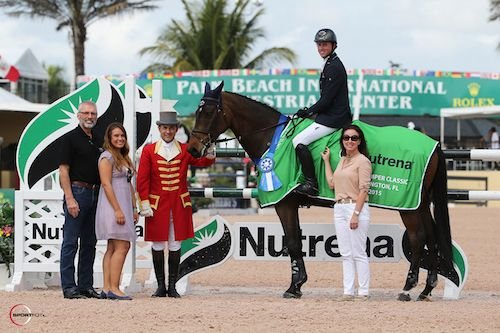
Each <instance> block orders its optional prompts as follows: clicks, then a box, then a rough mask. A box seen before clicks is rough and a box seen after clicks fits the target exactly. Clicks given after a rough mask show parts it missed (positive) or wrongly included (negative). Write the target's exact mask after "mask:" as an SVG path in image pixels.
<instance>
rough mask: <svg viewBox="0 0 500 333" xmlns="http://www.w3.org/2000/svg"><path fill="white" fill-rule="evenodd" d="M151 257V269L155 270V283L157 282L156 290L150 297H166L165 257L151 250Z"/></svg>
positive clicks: (160, 252) (161, 252) (161, 253)
mask: <svg viewBox="0 0 500 333" xmlns="http://www.w3.org/2000/svg"><path fill="white" fill-rule="evenodd" d="M151 253H152V255H153V267H154V269H155V275H156V281H157V282H158V289H156V291H155V293H154V294H153V295H151V297H166V296H167V288H166V287H165V256H164V254H163V250H162V251H155V250H153V249H151Z"/></svg>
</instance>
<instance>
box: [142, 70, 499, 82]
mask: <svg viewBox="0 0 500 333" xmlns="http://www.w3.org/2000/svg"><path fill="white" fill-rule="evenodd" d="M319 74H320V70H319V69H294V68H292V69H218V70H215V69H214V70H202V71H190V72H176V73H170V72H169V73H152V72H149V73H140V74H138V75H136V78H137V79H147V80H152V79H173V78H185V77H220V76H251V75H315V76H318V75H319ZM360 74H363V75H372V76H373V75H375V76H417V77H451V78H457V79H460V78H481V79H493V80H499V79H500V72H497V73H484V72H456V71H434V70H409V69H393V68H391V69H348V70H347V75H360Z"/></svg>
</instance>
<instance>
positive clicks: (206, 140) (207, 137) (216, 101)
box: [191, 97, 236, 155]
mask: <svg viewBox="0 0 500 333" xmlns="http://www.w3.org/2000/svg"><path fill="white" fill-rule="evenodd" d="M205 105H215V106H216V108H217V112H215V113H214V115H213V116H212V118H211V119H210V122H209V124H208V126H207V129H206V130H199V129H196V127H195V128H193V130H192V131H191V134H192V135H193V136H194V137H195V138H197V139H198V141H200V143H201V144H202V145H203V150H202V155H203V152H204V151H205V150H206V149H208V148H209V147H210V146H211V145H213V144H215V143H219V142H226V141H230V140H234V139H236V138H230V139H220V140H217V138H215V139H214V138H213V137H212V134H211V132H212V129H213V127H214V124H215V120H216V119H217V116H218V115H219V114H220V113H221V112H222V117H223V119H224V122H226V115H225V114H224V111H223V110H222V103H221V99H220V97H219V98H215V97H203V98H202V99H201V101H200V105H199V106H198V110H199V112H200V113H201V112H203V108H204V107H205ZM200 109H201V110H200ZM226 125H227V122H226ZM199 134H202V135H204V137H201V136H200V135H199Z"/></svg>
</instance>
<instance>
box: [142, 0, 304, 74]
mask: <svg viewBox="0 0 500 333" xmlns="http://www.w3.org/2000/svg"><path fill="white" fill-rule="evenodd" d="M182 3H183V5H184V8H185V10H186V17H187V20H186V22H179V21H177V20H172V22H171V23H170V24H168V25H167V26H166V28H165V29H164V30H163V32H162V33H161V34H160V36H159V37H158V38H157V40H156V44H155V45H153V46H149V47H146V48H143V49H142V50H141V51H140V55H146V54H149V55H152V56H153V57H155V59H156V60H159V61H166V62H171V63H172V65H171V69H172V70H173V71H187V70H200V69H231V68H259V67H263V66H272V65H273V64H276V63H279V62H282V61H287V62H289V63H292V64H293V63H294V62H295V59H296V55H295V53H294V52H293V51H292V50H290V49H288V48H285V47H273V48H269V49H266V50H264V51H262V53H260V54H259V55H258V56H256V57H255V58H253V59H249V56H250V52H251V51H252V48H253V46H254V44H255V43H256V41H257V40H258V39H260V38H263V37H264V36H265V34H264V31H263V29H262V28H260V27H258V26H257V20H258V19H259V17H261V16H262V15H263V14H264V8H261V7H257V8H256V9H255V11H254V12H253V13H249V14H247V13H248V12H249V11H251V8H250V4H252V3H253V1H252V0H238V1H235V2H234V8H233V9H232V11H229V10H228V8H227V7H228V1H227V0H203V3H202V6H201V7H199V9H198V10H195V9H193V8H192V6H191V5H190V4H189V3H188V2H187V0H182ZM248 16H249V18H248V19H247V17H248Z"/></svg>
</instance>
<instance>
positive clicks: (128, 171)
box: [127, 168, 132, 183]
mask: <svg viewBox="0 0 500 333" xmlns="http://www.w3.org/2000/svg"><path fill="white" fill-rule="evenodd" d="M131 180H132V169H130V168H128V169H127V183H130V181H131Z"/></svg>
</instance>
